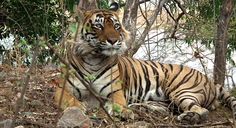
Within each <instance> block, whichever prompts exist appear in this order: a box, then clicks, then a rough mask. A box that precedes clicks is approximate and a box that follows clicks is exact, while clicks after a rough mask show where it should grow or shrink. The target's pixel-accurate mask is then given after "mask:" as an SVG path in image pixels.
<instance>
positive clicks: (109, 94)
mask: <svg viewBox="0 0 236 128" xmlns="http://www.w3.org/2000/svg"><path fill="white" fill-rule="evenodd" d="M120 90H122V88H121V89H117V90H115V91H113V92H110V93H108V95H107V97H108V98H109V97H110V96H111V95H112V94H113V93H116V92H118V91H120Z"/></svg>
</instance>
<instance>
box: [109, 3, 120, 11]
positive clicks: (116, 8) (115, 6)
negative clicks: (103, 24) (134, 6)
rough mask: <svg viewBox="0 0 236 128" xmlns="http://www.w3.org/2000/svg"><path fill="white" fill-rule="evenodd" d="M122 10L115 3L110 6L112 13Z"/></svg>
mask: <svg viewBox="0 0 236 128" xmlns="http://www.w3.org/2000/svg"><path fill="white" fill-rule="evenodd" d="M119 8H120V6H119V4H118V3H117V2H113V3H111V4H110V8H109V10H111V11H117V10H118V9H119Z"/></svg>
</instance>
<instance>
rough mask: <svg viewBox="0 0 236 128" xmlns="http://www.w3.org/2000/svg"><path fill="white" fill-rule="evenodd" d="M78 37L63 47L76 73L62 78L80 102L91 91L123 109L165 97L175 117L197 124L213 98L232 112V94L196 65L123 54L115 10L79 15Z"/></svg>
mask: <svg viewBox="0 0 236 128" xmlns="http://www.w3.org/2000/svg"><path fill="white" fill-rule="evenodd" d="M81 26H82V27H81V31H80V35H79V37H78V38H77V40H76V41H75V42H74V43H73V44H71V45H70V46H69V48H68V49H69V50H67V60H68V62H69V64H70V67H71V69H73V70H74V73H75V74H77V76H78V77H76V75H73V74H72V75H70V76H69V77H68V78H67V80H66V84H65V86H66V90H65V91H66V92H67V93H66V94H69V95H70V96H71V97H75V99H76V100H79V101H83V99H86V97H90V96H91V93H90V91H89V90H88V89H87V88H86V86H89V87H90V88H92V89H93V90H94V92H95V93H96V94H97V95H99V96H100V97H102V98H104V99H111V101H112V102H113V103H114V104H117V105H119V106H120V107H121V108H122V112H124V113H126V112H127V109H128V108H127V106H128V105H130V104H132V103H144V102H148V101H155V102H159V101H168V103H170V102H171V103H174V104H175V106H177V107H178V109H180V110H181V112H180V113H179V115H177V118H176V119H177V120H178V121H180V122H187V123H191V124H192V123H194V124H195V123H200V122H201V121H203V120H204V119H206V117H207V115H208V114H209V111H210V110H214V109H215V108H216V107H217V106H218V105H219V102H222V103H223V104H225V105H227V106H228V107H229V108H230V109H231V110H232V111H233V112H234V113H233V114H234V115H235V114H236V113H235V112H236V111H235V110H236V98H235V97H233V96H231V95H230V93H229V92H228V91H226V90H225V89H224V88H223V86H222V85H219V84H215V83H214V82H213V80H212V79H210V78H208V77H207V76H206V75H204V74H203V73H201V72H200V71H198V70H196V69H192V68H189V67H187V66H183V65H177V64H164V63H160V62H154V61H148V60H140V59H135V58H132V57H127V56H125V55H123V54H124V52H125V51H126V50H127V44H126V42H127V41H128V40H129V32H128V31H127V30H126V29H125V27H124V26H123V25H122V22H121V21H120V19H119V17H118V14H117V12H116V11H114V10H113V11H111V10H103V9H97V10H91V11H87V12H85V13H84V18H83V22H82V25H81Z"/></svg>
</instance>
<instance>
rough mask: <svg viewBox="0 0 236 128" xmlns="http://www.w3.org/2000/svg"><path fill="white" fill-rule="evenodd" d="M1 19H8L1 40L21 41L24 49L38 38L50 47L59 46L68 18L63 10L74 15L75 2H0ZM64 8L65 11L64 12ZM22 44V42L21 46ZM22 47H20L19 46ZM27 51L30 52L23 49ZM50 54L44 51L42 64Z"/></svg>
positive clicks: (40, 58)
mask: <svg viewBox="0 0 236 128" xmlns="http://www.w3.org/2000/svg"><path fill="white" fill-rule="evenodd" d="M0 3H1V4H0V8H1V12H2V14H3V15H5V16H6V17H7V22H6V24H5V26H6V27H7V28H8V29H7V30H8V31H5V32H4V34H3V37H7V36H8V35H9V34H13V35H14V36H17V37H20V38H24V40H25V41H26V42H27V45H38V44H35V43H34V42H35V40H37V39H38V37H42V36H44V37H46V38H47V39H48V41H49V42H50V43H51V44H57V43H59V40H60V39H61V38H62V36H63V33H64V31H65V29H66V27H67V25H68V21H67V20H68V18H69V17H70V16H71V14H68V13H67V14H66V13H65V12H66V10H69V11H70V12H72V13H73V10H74V5H75V3H76V0H65V2H63V1H57V0H44V1H40V0H39V1H34V0H3V1H2V2H0ZM64 7H66V9H64ZM20 43H21V42H20ZM20 45H21V44H20ZM24 48H26V47H23V49H22V50H23V51H27V50H29V49H27V50H26V49H24ZM51 55H52V51H49V50H43V51H42V54H41V55H40V56H39V60H41V61H42V62H43V61H44V59H45V58H46V57H47V56H51Z"/></svg>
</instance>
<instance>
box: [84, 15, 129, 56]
mask: <svg viewBox="0 0 236 128" xmlns="http://www.w3.org/2000/svg"><path fill="white" fill-rule="evenodd" d="M128 38H129V32H128V31H127V30H125V28H124V27H123V26H122V24H121V22H120V21H119V18H118V15H117V13H116V12H114V11H110V10H93V11H88V12H85V13H84V21H83V24H82V29H81V39H82V41H83V43H85V44H84V45H86V47H87V49H90V50H91V49H93V52H94V53H96V54H103V55H106V56H112V55H116V54H122V53H123V52H124V51H125V50H126V48H127V47H126V40H128ZM83 50H85V49H83ZM95 51H96V52H95ZM83 52H84V51H83ZM87 52H90V51H89V50H88V51H87Z"/></svg>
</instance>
